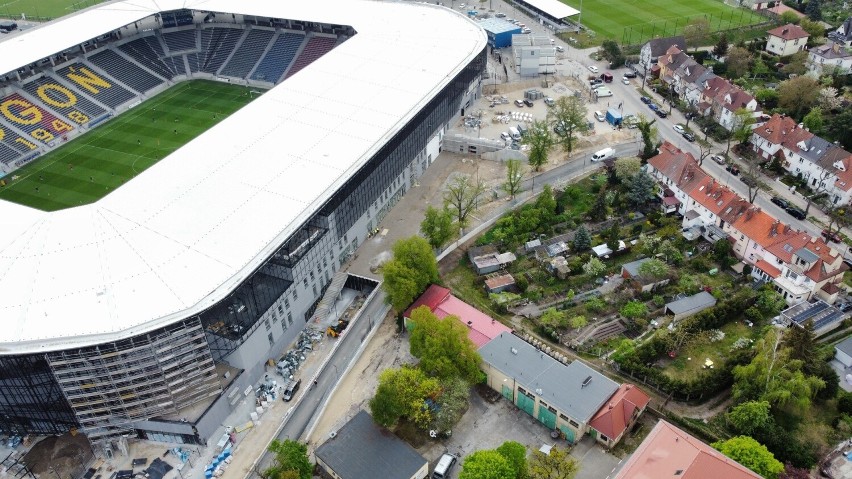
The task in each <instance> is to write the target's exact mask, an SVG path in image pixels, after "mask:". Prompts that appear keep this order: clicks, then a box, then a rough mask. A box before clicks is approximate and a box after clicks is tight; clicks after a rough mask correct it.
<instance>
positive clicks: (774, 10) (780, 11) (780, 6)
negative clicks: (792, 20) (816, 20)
mask: <svg viewBox="0 0 852 479" xmlns="http://www.w3.org/2000/svg"><path fill="white" fill-rule="evenodd" d="M766 11H768V12H772V13H774V14H775V15H778V16H779V17H780V16H781V14H783V13H784V12H793V13H795V14H796V16H797V17H799V18H805V17H806V16H807V15H805V14H804V13H802V12H800V11H798V10H796V9H795V8H790V7H788V6H787V5H784V4H783V3H781V2H778V4H777V5H775V6H774V7H772V8H767V9H766Z"/></svg>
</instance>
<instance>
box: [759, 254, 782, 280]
mask: <svg viewBox="0 0 852 479" xmlns="http://www.w3.org/2000/svg"><path fill="white" fill-rule="evenodd" d="M754 266H755V267H756V268H758V269H760V270H761V271H763V272H764V273H766V274H768V275H769V276H771V277H772V278H777V277H779V276H781V270H780V269H778V268H776V267H775V266H773V265H771V264H770V263H769V261H766V260H763V259H759V260H757V262H756V263H754Z"/></svg>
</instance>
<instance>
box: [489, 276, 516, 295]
mask: <svg viewBox="0 0 852 479" xmlns="http://www.w3.org/2000/svg"><path fill="white" fill-rule="evenodd" d="M514 285H515V278H514V277H513V276H512V275H511V274H508V273H506V274H495V275H492V276H490V277H488V278H487V279H486V280H485V290H486V291H488V292H489V293H500V292H503V291H506V290H507V289H509V288H511V287H512V286H514Z"/></svg>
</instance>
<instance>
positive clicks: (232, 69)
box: [220, 29, 275, 78]
mask: <svg viewBox="0 0 852 479" xmlns="http://www.w3.org/2000/svg"><path fill="white" fill-rule="evenodd" d="M274 35H275V32H273V31H271V30H260V29H252V30H249V32H248V35H247V36H246V39H245V40H243V43H242V44H240V46H239V47H238V48H237V51H235V52H234V55H233V56H232V57H231V60H230V61H229V62H228V63H227V64H226V65H225V67H224V68H222V72H221V73H220V74H221V75H222V76H229V77H237V78H245V77H247V76H248V74H249V73H250V72H251V70H252V68H254V65H255V64H256V63H257V61H258V60H260V57H261V56H262V55H263V52H264V51H266V47H267V46H268V45H269V41H270V40H272V37H273V36H274Z"/></svg>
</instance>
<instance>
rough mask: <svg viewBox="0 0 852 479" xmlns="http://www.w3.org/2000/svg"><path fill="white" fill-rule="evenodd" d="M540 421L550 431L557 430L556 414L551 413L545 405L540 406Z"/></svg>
mask: <svg viewBox="0 0 852 479" xmlns="http://www.w3.org/2000/svg"><path fill="white" fill-rule="evenodd" d="M538 420H539V421H541V423H542V424H544V425H545V426H547V427H548V428H549V429H556V413H555V412H553V411H549V410H548V409H547V406H544V405H543V404H540V405H539V406H538Z"/></svg>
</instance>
